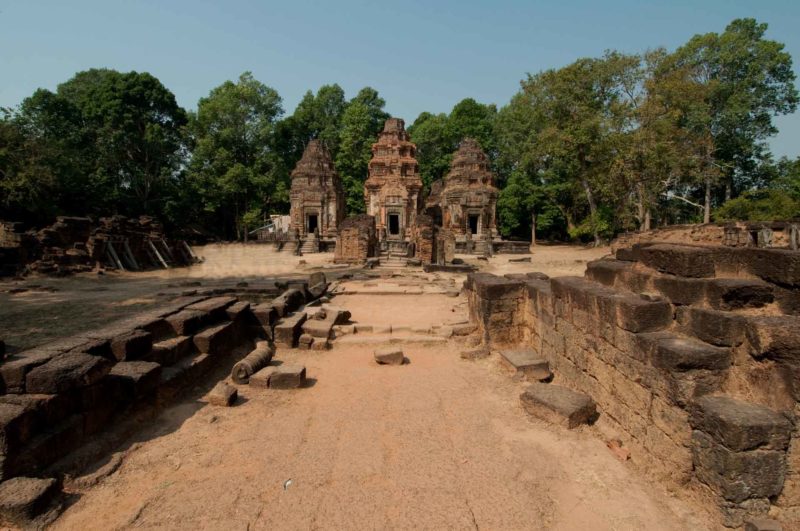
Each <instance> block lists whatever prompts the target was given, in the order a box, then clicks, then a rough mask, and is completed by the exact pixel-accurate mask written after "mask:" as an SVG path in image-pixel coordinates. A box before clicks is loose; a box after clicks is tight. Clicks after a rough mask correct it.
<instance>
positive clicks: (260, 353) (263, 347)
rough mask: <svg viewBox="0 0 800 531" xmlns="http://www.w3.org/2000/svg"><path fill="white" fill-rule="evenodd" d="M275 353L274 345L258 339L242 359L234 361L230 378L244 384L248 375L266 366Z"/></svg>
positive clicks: (247, 379)
mask: <svg viewBox="0 0 800 531" xmlns="http://www.w3.org/2000/svg"><path fill="white" fill-rule="evenodd" d="M274 355H275V347H273V346H272V345H270V344H269V343H268V342H267V341H259V342H257V343H256V348H255V349H253V350H252V351H251V352H250V353H249V354H248V355H247V356H245V358H244V359H243V360H241V361H240V362H238V363H236V364H235V365H234V366H233V368H232V369H231V379H232V380H233V382H234V383H237V384H246V383H247V382H248V381H249V379H250V376H252V375H253V374H255V373H256V372H258V371H259V370H261V368H262V367H266V366H267V364H268V363H269V362H270V361H271V360H272V356H274Z"/></svg>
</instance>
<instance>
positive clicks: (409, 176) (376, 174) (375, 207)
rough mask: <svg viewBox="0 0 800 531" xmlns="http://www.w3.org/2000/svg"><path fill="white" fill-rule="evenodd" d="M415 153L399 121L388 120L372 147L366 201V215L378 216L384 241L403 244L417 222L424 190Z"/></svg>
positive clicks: (403, 126)
mask: <svg viewBox="0 0 800 531" xmlns="http://www.w3.org/2000/svg"><path fill="white" fill-rule="evenodd" d="M416 151H417V146H416V145H414V144H413V143H412V142H411V141H410V140H409V136H408V133H407V132H406V130H405V123H404V122H403V120H401V119H400V118H389V119H388V120H386V124H385V125H384V127H383V131H382V132H381V133H380V135H379V137H378V141H377V142H376V143H375V144H373V145H372V160H370V162H369V176H368V177H367V180H366V182H365V183H364V202H365V204H366V206H367V214H369V215H371V216H374V217H375V224H376V229H377V232H378V235H379V238H380V239H381V240H383V239H387V240H397V241H404V240H407V239H408V238H409V237H410V232H408V229H409V228H411V227H413V225H414V223H415V221H416V216H417V212H418V211H419V206H420V205H419V200H420V191H421V190H422V179H421V178H420V176H419V173H418V172H419V166H418V164H417V159H416V158H415V156H416Z"/></svg>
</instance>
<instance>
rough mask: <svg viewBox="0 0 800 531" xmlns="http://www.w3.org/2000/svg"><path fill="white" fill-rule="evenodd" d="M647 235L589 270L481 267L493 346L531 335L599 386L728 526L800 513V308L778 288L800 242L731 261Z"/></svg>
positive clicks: (651, 450) (655, 468)
mask: <svg viewBox="0 0 800 531" xmlns="http://www.w3.org/2000/svg"><path fill="white" fill-rule="evenodd" d="M647 247H649V246H638V247H637V248H636V250H627V251H621V252H620V253H619V254H620V255H622V256H623V257H625V258H627V259H628V261H622V260H600V261H596V262H592V263H590V264H589V266H588V268H587V274H586V277H585V278H584V277H562V278H554V279H548V278H547V277H546V276H544V275H542V274H539V273H531V274H528V275H509V277H510V278H505V277H496V276H493V275H488V274H485V273H476V274H472V275H470V276H469V278H468V281H467V283H466V284H465V288H466V289H467V293H468V299H469V304H470V313H471V318H472V319H473V320H474V322H476V323H477V325H478V327H479V329H480V331H481V333H482V334H483V335H484V340H485V341H486V342H487V343H488V344H490V345H492V346H505V345H520V344H521V345H524V346H527V347H531V348H533V349H534V350H535V351H536V352H537V353H538V354H539V355H540V356H541V357H542V358H544V359H546V360H547V361H548V362H549V363H550V365H551V367H552V369H553V371H554V373H555V379H554V381H555V382H556V383H558V384H561V385H565V386H567V387H570V388H573V389H575V390H578V391H581V392H584V393H587V394H589V395H591V397H592V398H593V399H594V400H595V401H596V402H597V404H598V409H599V410H600V412H601V417H600V421H599V422H600V423H602V424H603V425H604V426H605V427H606V429H608V430H610V431H612V432H614V433H618V434H619V436H620V437H621V438H622V439H623V440H624V442H625V444H626V445H627V446H629V447H630V448H631V449H632V454H633V459H634V460H636V461H638V462H639V463H640V464H642V465H643V466H645V467H646V468H647V469H648V471H649V472H651V473H653V474H655V475H656V476H660V477H662V478H663V479H664V480H665V481H667V482H669V483H673V484H675V483H677V484H679V485H684V486H685V485H690V486H691V487H692V488H693V489H694V491H695V492H696V493H697V494H698V495H700V496H707V497H708V498H709V500H713V503H715V504H716V505H717V506H718V507H719V509H720V511H721V514H722V517H723V520H724V523H725V524H726V525H728V526H733V527H735V526H739V525H741V524H742V522H743V519H744V518H745V517H746V516H748V515H763V514H765V513H767V512H769V513H770V514H771V515H772V516H777V517H779V518H780V519H783V520H784V521H787V522H789V521H791V522H800V437H799V436H798V432H797V430H796V428H795V419H796V416H797V413H798V412H799V411H798V400H800V392H798V391H800V384H798V383H797V382H799V381H800V317H797V316H794V315H785V314H784V313H783V312H782V309H781V308H782V306H781V303H780V300H779V297H778V295H777V294H778V293H780V292H795V291H796V290H797V289H798V288H800V267H798V266H799V265H800V253H797V252H792V251H784V250H769V249H732V250H730V249H729V250H724V251H725V253H726V254H725V256H727V259H726V260H725V262H724V263H723V262H721V261H720V260H722V258H720V256H719V255H717V254H716V252H717V250H715V249H709V248H702V247H689V246H675V245H655V246H652V247H650V248H649V250H648V249H647ZM653 247H654V248H653ZM720 252H722V251H720ZM731 256H735V258H736V259H735V260H733V259H732V258H731ZM784 295H785V293H784Z"/></svg>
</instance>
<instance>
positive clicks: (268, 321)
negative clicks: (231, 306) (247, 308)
mask: <svg viewBox="0 0 800 531" xmlns="http://www.w3.org/2000/svg"><path fill="white" fill-rule="evenodd" d="M253 315H254V316H255V317H256V319H257V320H258V322H259V323H261V325H262V326H267V327H271V326H272V325H273V324H275V321H277V320H278V312H277V311H276V310H275V307H274V306H273V305H272V303H269V302H264V303H261V304H259V305H257V306H254V307H253Z"/></svg>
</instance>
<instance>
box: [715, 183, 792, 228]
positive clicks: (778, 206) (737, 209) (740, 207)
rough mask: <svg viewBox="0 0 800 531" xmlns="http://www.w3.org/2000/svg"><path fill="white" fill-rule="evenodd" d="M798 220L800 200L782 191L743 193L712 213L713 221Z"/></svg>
mask: <svg viewBox="0 0 800 531" xmlns="http://www.w3.org/2000/svg"><path fill="white" fill-rule="evenodd" d="M776 219H778V220H790V219H800V199H798V198H797V197H795V196H791V195H789V194H787V193H785V192H784V191H782V190H755V191H750V192H745V193H744V194H742V195H740V196H739V197H737V198H735V199H731V200H729V201H726V202H725V203H723V204H722V205H721V206H720V207H719V208H717V209H716V210H715V211H714V220H715V221H770V220H776Z"/></svg>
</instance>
